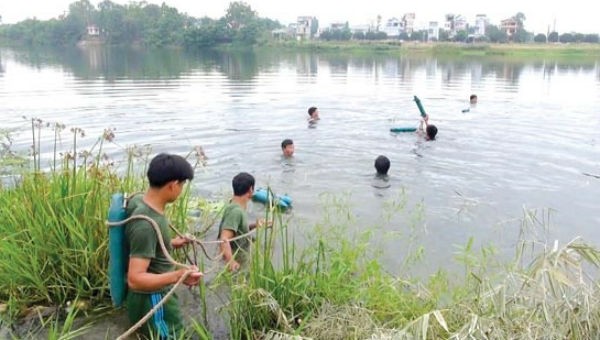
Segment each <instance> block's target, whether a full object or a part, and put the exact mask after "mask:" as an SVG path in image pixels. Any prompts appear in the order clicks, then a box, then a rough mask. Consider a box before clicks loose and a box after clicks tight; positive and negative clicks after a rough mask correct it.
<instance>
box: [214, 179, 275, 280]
mask: <svg viewBox="0 0 600 340" xmlns="http://www.w3.org/2000/svg"><path fill="white" fill-rule="evenodd" d="M231 184H232V186H233V198H232V199H231V201H230V202H229V205H227V206H226V207H225V210H224V211H223V218H222V219H221V224H220V225H219V240H221V241H223V242H222V243H221V254H222V256H223V260H225V262H226V263H227V268H228V269H229V270H230V271H232V272H233V271H237V270H238V269H240V264H243V263H245V262H246V260H247V258H248V252H249V251H250V240H249V239H248V237H242V238H240V239H237V240H234V241H231V242H230V241H229V240H231V239H233V238H234V237H236V236H240V235H244V234H246V233H248V232H249V231H250V230H252V229H254V228H256V227H261V226H262V225H263V224H264V220H262V219H260V220H257V221H256V223H251V224H248V215H247V214H246V208H247V207H248V201H250V200H251V199H252V195H253V194H254V177H253V176H252V175H250V174H249V173H246V172H241V173H239V174H237V175H235V177H233V180H232V182H231Z"/></svg>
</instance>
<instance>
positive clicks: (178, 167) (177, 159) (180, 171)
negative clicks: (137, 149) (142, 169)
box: [146, 153, 194, 188]
mask: <svg viewBox="0 0 600 340" xmlns="http://www.w3.org/2000/svg"><path fill="white" fill-rule="evenodd" d="M146 175H147V176H148V182H149V183H150V187H152V188H162V187H164V186H165V185H166V184H167V183H169V182H172V181H180V182H181V181H186V180H192V179H194V169H193V168H192V166H191V165H190V163H188V161H186V160H185V158H183V157H181V156H179V155H171V154H168V153H161V154H158V155H156V156H155V157H154V158H152V160H151V161H150V165H148V171H147V172H146Z"/></svg>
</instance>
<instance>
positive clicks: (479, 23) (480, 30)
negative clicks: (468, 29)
mask: <svg viewBox="0 0 600 340" xmlns="http://www.w3.org/2000/svg"><path fill="white" fill-rule="evenodd" d="M489 24H490V20H489V19H488V17H487V15H485V14H477V15H476V16H475V30H474V32H473V34H474V35H475V36H478V37H482V36H484V35H485V27H486V26H487V25H489Z"/></svg>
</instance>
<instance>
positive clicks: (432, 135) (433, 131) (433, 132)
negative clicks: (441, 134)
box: [425, 125, 438, 140]
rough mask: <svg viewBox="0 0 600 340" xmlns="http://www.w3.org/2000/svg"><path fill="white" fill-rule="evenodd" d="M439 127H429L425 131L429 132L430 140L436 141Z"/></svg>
mask: <svg viewBox="0 0 600 340" xmlns="http://www.w3.org/2000/svg"><path fill="white" fill-rule="evenodd" d="M437 131H438V130H437V127H436V126H435V125H427V128H426V129H425V132H427V137H429V139H431V140H434V139H435V135H437Z"/></svg>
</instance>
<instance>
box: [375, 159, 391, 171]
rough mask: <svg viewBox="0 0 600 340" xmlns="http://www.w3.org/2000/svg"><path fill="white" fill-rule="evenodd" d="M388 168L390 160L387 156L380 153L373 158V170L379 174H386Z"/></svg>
mask: <svg viewBox="0 0 600 340" xmlns="http://www.w3.org/2000/svg"><path fill="white" fill-rule="evenodd" d="M389 169H390V160H389V158H387V157H385V156H383V155H380V156H379V157H377V158H375V170H377V173H378V174H380V175H387V172H388V170H389Z"/></svg>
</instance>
